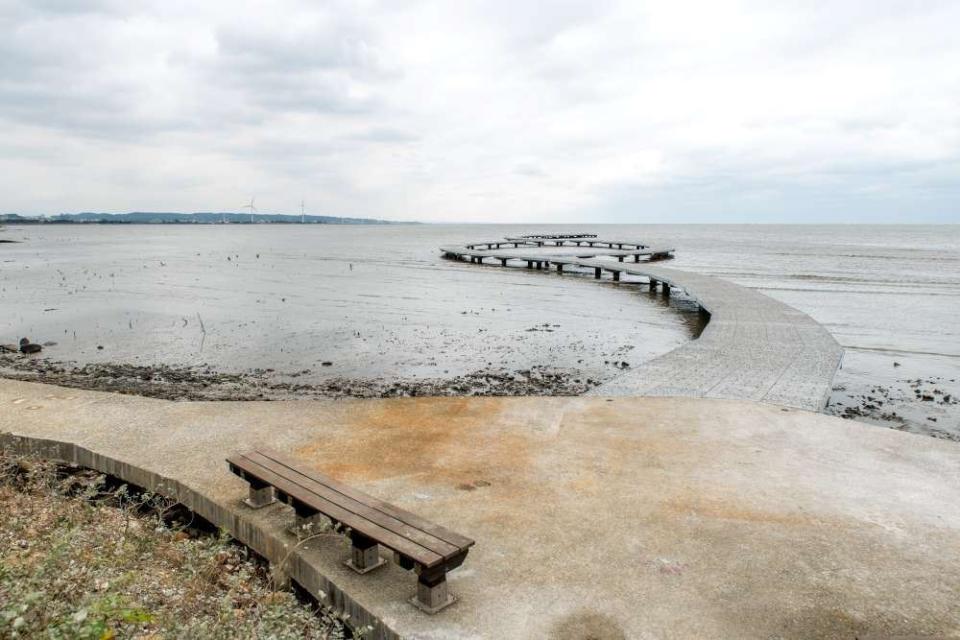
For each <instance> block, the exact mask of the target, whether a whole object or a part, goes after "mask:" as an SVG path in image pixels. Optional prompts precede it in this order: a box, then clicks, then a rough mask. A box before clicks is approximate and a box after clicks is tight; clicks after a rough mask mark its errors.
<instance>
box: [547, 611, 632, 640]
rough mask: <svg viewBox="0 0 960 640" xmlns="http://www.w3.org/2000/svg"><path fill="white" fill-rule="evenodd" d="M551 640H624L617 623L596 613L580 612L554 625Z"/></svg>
mask: <svg viewBox="0 0 960 640" xmlns="http://www.w3.org/2000/svg"><path fill="white" fill-rule="evenodd" d="M550 638H552V639H553V640H626V638H627V636H626V634H625V633H624V632H623V629H622V628H621V627H620V625H619V623H617V621H616V620H615V619H613V618H612V617H610V616H608V615H606V614H603V613H598V612H596V611H589V610H580V611H576V612H574V613H572V614H570V615H568V616H565V617H564V618H563V619H561V620H560V621H559V622H557V624H555V625H554V627H553V630H552V632H551V634H550Z"/></svg>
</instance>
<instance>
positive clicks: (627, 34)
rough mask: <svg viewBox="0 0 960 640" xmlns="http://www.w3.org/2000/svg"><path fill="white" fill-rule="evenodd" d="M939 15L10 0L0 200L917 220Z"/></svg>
mask: <svg viewBox="0 0 960 640" xmlns="http://www.w3.org/2000/svg"><path fill="white" fill-rule="evenodd" d="M958 23H960V6H958V5H957V4H956V3H955V2H946V1H944V2H926V3H921V4H919V5H916V4H913V5H910V6H907V5H904V4H902V3H899V2H893V1H889V2H882V3H877V2H867V1H866V0H851V1H850V2H844V3H841V4H840V5H837V4H836V3H831V4H826V3H823V4H819V3H813V4H810V3H801V4H797V3H786V2H784V3H769V2H759V1H757V0H747V1H746V2H742V3H735V4H734V3H724V2H719V3H704V2H692V1H686V0H670V1H669V2H668V1H667V0H662V1H651V2H644V3H635V2H627V1H626V0H622V1H618V0H603V1H600V2H598V1H593V2H586V1H584V0H562V1H561V2H556V3H550V4H548V5H544V4H542V3H540V4H537V3H519V4H518V3H516V2H507V1H506V0H495V1H493V2H489V1H488V2H478V1H472V0H465V1H464V2H458V3H446V2H439V1H438V0H409V1H407V2H403V3H387V2H382V3H381V2H370V3H362V4H357V3H352V2H347V1H346V0H343V1H340V0H334V1H332V2H329V3H322V4H319V5H318V4H316V3H310V2H306V1H305V0H278V1H277V2H271V3H267V2H263V3H260V2H254V3H247V4H244V5H243V6H242V7H241V6H238V5H236V4H235V3H226V2H220V1H213V2H207V3H188V2H185V1H183V0H171V1H170V2H164V3H152V2H145V1H139V0H127V1H119V0H116V1H114V0H85V1H84V0H76V1H71V2H67V1H61V0H42V1H37V0H33V1H30V2H26V1H19V2H18V1H16V0H12V1H10V2H6V3H3V4H0V32H2V33H3V34H4V37H3V38H2V39H0V127H2V129H3V131H4V132H5V135H4V136H3V139H2V140H0V193H2V194H3V197H2V198H0V210H4V211H23V212H44V211H60V210H70V209H98V210H125V209H150V208H164V209H177V208H179V209H182V210H198V209H210V208H218V207H221V206H230V204H231V203H234V202H236V201H238V198H239V199H240V200H242V199H243V197H246V195H245V194H247V192H249V191H251V190H253V191H256V193H257V194H258V203H262V204H263V206H264V208H265V209H275V210H294V209H295V208H296V206H297V203H298V202H299V199H300V198H301V197H306V198H307V199H308V200H309V201H315V202H318V203H322V204H323V206H324V208H325V210H326V211H335V212H338V213H342V214H344V215H372V216H376V217H386V218H390V217H393V218H417V219H424V220H432V219H436V220H439V219H455V218H452V217H451V216H452V215H454V214H451V213H450V212H459V213H457V214H456V215H460V216H463V218H464V219H470V220H483V219H486V220H491V221H495V220H504V221H507V220H516V219H518V216H523V217H524V218H529V219H534V218H536V219H544V220H557V221H575V220H581V219H591V220H610V221H620V220H628V219H630V220H633V219H636V216H638V215H641V216H642V215H646V216H649V218H644V219H657V218H658V216H668V217H670V218H671V219H674V218H675V219H683V220H711V219H721V218H723V217H725V216H734V217H737V219H744V220H751V221H762V220H792V219H796V220H806V219H826V220H837V219H840V218H844V217H846V218H848V219H869V217H870V216H873V215H876V216H880V217H883V219H887V220H899V219H905V218H906V217H909V219H911V220H915V219H917V218H916V216H917V203H920V204H922V206H923V207H925V209H924V210H925V211H929V212H930V213H929V215H930V216H931V219H942V215H943V214H941V213H937V212H946V211H953V212H955V211H956V209H957V205H958V198H960V195H958V190H957V188H955V187H953V185H956V184H960V118H958V117H957V115H956V114H957V105H958V104H960V44H958V43H957V40H956V38H955V34H954V28H953V25H955V24H958ZM911 203H912V204H911ZM818 216H819V218H818ZM937 216H941V217H937ZM637 221H640V220H639V219H638V220H637Z"/></svg>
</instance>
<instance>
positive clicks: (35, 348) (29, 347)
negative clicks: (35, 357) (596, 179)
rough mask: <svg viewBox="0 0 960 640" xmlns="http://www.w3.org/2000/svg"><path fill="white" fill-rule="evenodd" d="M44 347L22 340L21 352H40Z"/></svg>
mask: <svg viewBox="0 0 960 640" xmlns="http://www.w3.org/2000/svg"><path fill="white" fill-rule="evenodd" d="M41 351H43V347H41V346H40V345H38V344H34V343H32V342H23V341H21V342H20V353H40V352H41Z"/></svg>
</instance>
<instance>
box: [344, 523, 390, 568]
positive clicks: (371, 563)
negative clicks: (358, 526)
mask: <svg viewBox="0 0 960 640" xmlns="http://www.w3.org/2000/svg"><path fill="white" fill-rule="evenodd" d="M350 542H351V543H352V546H353V549H352V554H351V558H350V559H349V560H347V561H346V562H345V563H344V564H346V565H347V566H348V567H350V568H351V569H353V570H354V571H356V572H357V573H360V574H363V573H370V572H371V571H373V570H374V569H376V568H377V567H379V566H381V565H385V564H386V563H387V561H386V560H384V559H383V558H381V557H380V547H379V546H377V543H376V541H375V540H373V539H372V538H369V537H367V536H365V535H363V534H362V533H359V532H357V531H351V532H350Z"/></svg>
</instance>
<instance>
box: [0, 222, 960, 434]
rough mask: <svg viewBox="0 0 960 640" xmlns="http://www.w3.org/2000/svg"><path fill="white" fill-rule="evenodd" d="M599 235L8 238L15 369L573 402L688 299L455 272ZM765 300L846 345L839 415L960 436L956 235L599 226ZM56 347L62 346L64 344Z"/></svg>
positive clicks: (320, 232) (6, 319)
mask: <svg viewBox="0 0 960 640" xmlns="http://www.w3.org/2000/svg"><path fill="white" fill-rule="evenodd" d="M582 229H583V227H582V226H581V227H568V226H537V227H535V228H534V227H530V228H527V227H522V226H494V225H436V226H434V225H429V226H428V225H412V226H397V227H394V226H390V227H326V226H308V227H299V226H296V225H290V226H281V225H276V226H229V225H227V226H199V227H187V226H164V227H160V226H123V227H115V226H104V225H96V226H89V227H86V226H84V227H79V226H63V227H56V226H43V227H8V228H7V229H6V231H5V232H4V233H3V234H2V235H3V237H4V239H8V240H17V241H18V242H16V243H7V244H4V245H2V247H0V299H2V301H3V308H4V311H5V313H4V314H3V317H2V318H0V343H16V342H17V341H18V340H19V339H20V338H21V337H25V336H26V337H29V338H31V339H32V340H34V341H35V342H38V343H48V345H49V346H47V347H45V348H44V350H43V352H42V353H41V354H38V355H35V356H30V357H23V356H20V355H16V354H2V355H0V366H2V369H3V373H4V375H7V376H11V377H19V378H27V379H34V380H42V381H47V382H54V383H58V384H67V385H73V386H82V387H88V388H102V389H112V390H117V391H123V392H129V393H140V394H144V395H155V396H159V397H169V398H174V397H182V398H215V399H216V398H220V399H226V398H232V399H237V398H242V399H250V398H274V399H281V398H288V397H302V396H317V395H321V396H342V395H347V396H360V397H375V396H391V395H400V396H405V395H530V394H543V395H575V394H579V393H582V392H584V391H586V390H588V389H590V388H592V387H593V386H596V385H597V384H600V383H602V382H606V381H609V380H612V379H613V378H615V377H616V376H618V375H621V374H622V373H623V372H624V371H625V370H629V369H630V368H632V367H635V366H636V365H638V364H640V363H642V362H645V361H647V360H649V359H652V358H654V357H656V356H658V355H661V354H663V353H666V352H667V351H670V350H672V349H674V348H676V347H677V346H679V345H680V344H682V343H683V342H684V341H686V340H690V339H694V338H695V337H696V336H697V335H698V332H699V330H700V329H701V328H702V326H701V324H700V322H701V321H700V319H699V318H698V316H697V314H696V313H695V309H694V308H693V307H692V306H690V305H688V304H686V303H685V301H684V300H683V298H682V297H679V296H677V297H674V298H672V299H670V300H669V301H662V300H661V301H655V300H652V299H650V298H649V297H645V296H642V295H640V293H639V292H638V291H637V290H636V286H635V285H627V284H614V283H609V282H606V283H602V284H598V283H595V282H593V281H592V280H591V279H589V278H586V277H585V278H582V279H580V278H576V277H572V278H571V277H569V276H564V277H562V278H561V277H557V276H555V274H545V273H539V272H534V273H531V272H528V271H526V270H522V269H516V270H513V269H502V268H499V267H492V266H491V267H489V268H479V269H478V268H476V267H471V266H470V265H467V264H458V263H456V262H451V261H447V260H443V259H442V258H441V256H440V255H439V252H438V251H437V247H438V246H440V245H443V244H447V243H460V242H464V241H467V240H470V239H476V238H487V237H490V238H495V237H502V236H505V235H514V234H520V233H527V232H551V231H556V232H561V233H562V232H570V231H574V230H582ZM600 229H601V230H602V231H603V234H604V235H611V236H612V235H616V236H620V237H631V238H642V239H644V240H645V241H649V242H650V243H652V244H658V245H659V244H667V245H669V246H672V247H676V248H677V258H676V259H675V260H674V261H672V263H671V266H676V267H677V268H681V269H686V270H690V271H700V272H702V273H708V274H711V275H716V276H719V277H722V278H727V279H730V280H732V281H734V282H737V283H739V284H741V285H745V286H748V287H753V288H757V289H759V290H761V291H762V292H763V293H765V294H767V295H770V296H773V297H775V298H777V299H779V300H782V301H784V302H786V303H788V304H790V305H793V306H795V307H797V308H798V309H800V310H802V311H804V312H806V313H808V314H810V315H811V316H812V317H813V318H814V319H816V320H817V321H819V322H821V323H822V324H824V325H825V326H826V327H827V329H828V330H830V331H831V333H833V335H834V336H836V338H837V339H838V340H839V341H840V343H841V344H842V345H843V346H844V347H845V348H846V350H847V353H846V356H845V358H844V364H843V368H842V369H841V370H840V372H839V373H838V375H837V378H836V388H835V390H834V394H833V397H832V398H831V403H830V406H829V407H828V412H831V413H835V414H837V415H841V416H844V417H850V418H855V419H858V420H864V421H869V422H872V423H875V424H881V425H883V426H890V427H894V428H898V429H904V430H909V431H915V432H919V433H925V434H928V435H932V436H935V437H941V438H949V439H958V438H960V409H958V405H957V398H958V397H960V382H958V381H960V350H958V347H957V345H958V344H960V335H958V333H960V330H958V328H957V323H956V318H957V317H960V230H958V228H957V227H955V226H767V225H764V226H760V225H752V226H735V225H722V226H714V225H604V226H602V227H600ZM50 343H55V344H50Z"/></svg>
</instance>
